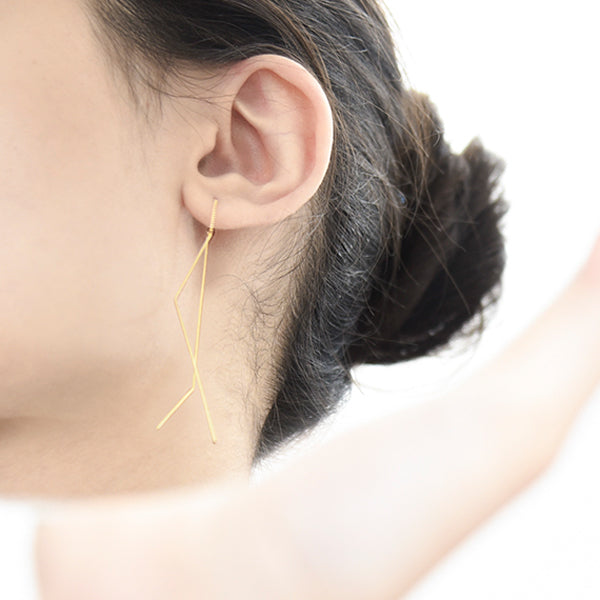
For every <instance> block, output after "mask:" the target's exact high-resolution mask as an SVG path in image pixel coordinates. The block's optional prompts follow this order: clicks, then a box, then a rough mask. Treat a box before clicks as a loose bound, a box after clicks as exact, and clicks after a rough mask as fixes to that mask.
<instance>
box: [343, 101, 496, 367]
mask: <svg viewBox="0 0 600 600" xmlns="http://www.w3.org/2000/svg"><path fill="white" fill-rule="evenodd" d="M403 103H405V104H406V106H404V110H405V115H406V122H405V123H404V124H403V127H402V128H399V131H398V134H397V136H398V139H397V140H396V143H395V144H394V146H395V147H396V148H399V149H400V150H399V152H398V154H399V155H398V156H396V166H397V168H398V175H397V178H396V179H397V182H396V183H397V185H398V188H397V189H399V190H401V191H402V193H401V194H397V199H396V200H395V201H394V200H390V201H389V202H388V205H387V207H386V209H385V210H386V213H385V214H384V235H385V237H386V239H385V240H384V247H385V252H384V253H383V255H382V256H381V257H380V259H379V261H378V264H377V266H376V269H375V272H374V274H373V279H372V288H371V291H370V294H369V298H368V302H367V308H366V310H365V311H364V312H363V314H362V315H361V317H360V320H359V322H358V326H357V332H358V335H357V338H356V340H355V342H354V343H353V344H352V345H351V346H350V348H349V352H348V356H349V361H350V364H360V363H381V364H385V363H394V362H398V361H402V360H408V359H411V358H416V357H419V356H423V355H426V354H429V353H431V352H432V351H433V350H434V349H437V348H440V347H442V346H444V345H446V344H447V342H448V341H449V340H450V339H451V338H452V337H453V336H454V335H455V334H457V333H459V332H461V333H463V334H470V333H473V332H475V331H479V332H480V331H481V330H482V328H483V325H484V312H485V308H486V307H487V306H489V305H491V304H492V303H494V302H495V301H496V300H497V298H498V296H499V292H500V290H499V286H500V280H501V275H502V272H503V269H504V264H505V254H504V242H503V237H502V234H501V232H500V228H499V222H500V220H501V218H502V216H503V215H504V214H505V212H506V210H507V205H506V203H505V202H504V200H503V199H502V197H501V195H500V194H498V193H497V187H498V180H499V177H500V175H501V173H502V171H503V169H504V164H503V162H502V161H501V160H499V159H498V158H496V157H495V156H493V155H492V154H490V153H489V152H487V151H486V150H485V149H484V147H483V146H482V144H481V142H480V141H479V140H478V139H475V140H473V141H472V142H471V143H470V144H469V145H468V146H467V147H466V149H465V150H464V151H463V152H462V153H461V154H458V155H457V154H453V153H452V152H451V150H450V148H449V146H448V144H447V143H446V141H445V140H444V137H443V127H442V124H441V121H440V119H439V117H438V114H437V110H436V109H435V107H434V106H433V104H432V103H431V102H430V100H429V98H428V97H427V96H426V95H423V94H417V93H415V92H409V93H407V94H406V95H405V98H404V100H403ZM407 166H408V167H407ZM475 317H478V318H477V319H475ZM473 321H475V322H474V323H473ZM468 323H473V324H472V326H471V327H469V328H468V330H467V328H466V325H467V324H468Z"/></svg>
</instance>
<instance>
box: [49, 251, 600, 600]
mask: <svg viewBox="0 0 600 600" xmlns="http://www.w3.org/2000/svg"><path fill="white" fill-rule="evenodd" d="M599 306H600V244H597V246H596V249H595V251H594V253H593V255H592V258H591V259H590V260H589V261H588V263H587V264H586V266H585V267H584V269H583V270H582V271H581V273H580V274H579V275H578V277H577V278H576V279H575V281H574V282H573V284H572V285H571V286H570V287H569V288H568V289H567V290H566V291H565V292H564V293H563V294H562V295H561V297H560V298H559V299H558V300H557V301H556V302H555V303H554V305H553V306H552V307H551V308H550V309H549V310H548V311H546V313H545V314H544V315H543V316H542V317H541V318H540V319H539V320H538V321H537V322H536V323H535V324H534V325H533V327H532V328H531V329H530V330H529V331H528V332H527V334H526V335H524V336H523V337H522V338H520V339H519V340H518V341H517V342H515V343H514V344H512V345H511V346H510V347H509V348H508V349H507V350H506V351H505V352H504V353H503V354H502V355H501V357H500V358H499V359H498V360H496V361H495V362H494V363H493V364H492V365H490V366H488V367H486V368H485V369H483V370H482V371H481V372H480V373H479V374H478V375H476V376H475V377H474V378H472V379H471V380H469V381H468V382H467V383H466V384H464V385H463V386H462V387H461V388H460V389H459V390H457V391H456V392H454V393H452V395H451V396H447V397H445V398H444V399H441V400H438V401H435V402H430V403H427V404H423V405H419V406H415V407H412V408H410V409H407V410H404V411H402V412H400V413H398V414H396V415H394V416H392V417H386V418H385V419H381V420H380V421H378V422H377V423H374V424H370V425H368V426H365V427H362V428H360V429H359V430H356V431H353V432H350V433H347V434H345V435H343V436H340V437H339V438H337V439H335V440H333V441H331V442H330V443H329V444H327V445H326V446H325V447H321V448H319V449H317V450H315V451H313V452H311V453H310V454H307V455H305V456H303V457H302V458H300V459H299V460H297V461H296V462H295V463H294V464H293V465H291V466H290V467H288V468H287V469H285V470H284V471H282V472H280V473H277V474H275V475H273V476H271V477H270V478H269V479H267V480H265V481H263V482H262V483H261V484H260V485H257V486H256V487H255V488H252V489H249V488H248V487H247V486H246V485H245V484H244V483H242V482H239V481H233V480H232V481H230V482H228V483H227V484H223V486H221V487H216V488H214V489H212V490H210V491H204V492H190V493H189V494H187V495H186V494H184V495H180V494H174V495H169V496H157V497H155V498H150V499H146V500H145V501H144V502H142V501H140V500H136V501H135V502H132V503H131V504H129V503H128V504H118V505H116V507H110V506H109V505H108V504H106V505H105V504H102V505H99V506H98V507H97V508H94V509H89V508H88V509H86V508H79V509H78V515H79V516H77V515H74V514H69V513H63V514H62V516H61V515H60V514H57V515H56V516H55V517H54V518H51V519H48V520H46V522H45V525H44V526H43V527H42V530H41V533H40V537H39V547H38V550H39V564H40V576H41V579H40V581H41V586H42V589H43V590H44V600H67V599H69V600H70V599H71V598H73V599H75V598H77V599H80V598H83V597H85V598H86V599H88V600H95V599H102V600H105V599H109V598H110V599H111V600H119V599H121V598H123V599H127V600H137V599H138V598H139V599H140V600H141V599H144V600H151V599H155V598H156V599H158V598H177V599H178V600H179V599H187V598H190V599H191V598H195V599H198V598H210V599H215V600H220V599H222V598H223V599H225V598H244V599H245V600H253V599H255V598H256V599H261V600H269V599H281V598H285V599H286V600H288V599H295V598H302V599H303V600H305V599H308V598H309V599H311V600H317V599H324V600H325V599H327V600H335V599H337V598H340V599H343V600H354V599H356V600H358V599H361V600H362V599H365V600H366V599H368V600H378V599H382V600H383V599H387V598H395V597H399V596H400V595H402V594H403V593H404V592H406V590H408V589H409V588H410V587H411V586H412V585H413V584H414V583H415V582H416V581H417V580H418V579H419V578H420V577H421V576H422V575H423V574H424V573H425V572H427V571H428V570H429V569H431V568H432V566H433V565H435V563H436V562H437V561H438V560H439V559H440V558H441V557H443V556H444V555H445V554H446V553H447V552H449V551H450V550H451V549H452V548H453V547H454V546H455V545H456V544H457V543H458V542H459V541H460V540H462V539H463V538H464V537H465V536H466V535H467V534H468V533H469V532H471V531H472V530H473V529H475V528H476V527H477V526H478V525H479V524H480V523H481V522H482V521H483V520H484V519H485V518H486V517H488V516H489V515H491V514H492V513H493V512H494V511H495V510H497V509H498V508H500V507H501V506H502V505H503V504H504V503H505V502H506V501H507V500H508V499H510V498H511V497H513V496H514V495H515V494H517V493H518V492H519V491H520V490H522V489H523V487H524V486H526V485H527V484H528V483H529V482H530V481H532V480H533V479H534V478H535V477H537V476H538V475H539V474H540V473H541V472H543V470H544V469H545V468H546V467H547V466H548V465H549V464H550V462H551V461H552V459H553V457H554V456H555V454H556V452H557V450H558V449H559V447H560V444H561V442H562V440H563V438H564V436H565V434H566V433H567V432H568V430H569V427H570V425H571V423H572V421H573V419H574V417H575V416H576V414H577V412H578V410H579V408H580V407H581V406H582V404H583V403H584V401H585V399H586V398H588V397H589V395H590V394H591V392H592V390H593V389H594V387H595V386H596V385H597V383H598V379H599V377H600V309H599V308H598V307H599Z"/></svg>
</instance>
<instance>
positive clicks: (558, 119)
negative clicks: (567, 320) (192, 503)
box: [273, 0, 600, 600]
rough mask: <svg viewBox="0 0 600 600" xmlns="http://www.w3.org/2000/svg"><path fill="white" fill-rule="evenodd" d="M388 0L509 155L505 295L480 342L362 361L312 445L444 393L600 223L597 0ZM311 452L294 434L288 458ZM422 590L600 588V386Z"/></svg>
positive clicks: (451, 134)
mask: <svg viewBox="0 0 600 600" xmlns="http://www.w3.org/2000/svg"><path fill="white" fill-rule="evenodd" d="M388 5H389V7H390V10H391V11H392V13H393V15H394V18H395V20H396V22H397V27H398V31H397V35H396V37H397V39H398V45H399V48H400V52H401V57H402V62H403V64H404V66H405V70H406V73H407V76H408V82H409V85H410V86H411V87H415V88H417V89H419V90H420V91H424V92H426V93H428V94H429V96H430V97H431V99H432V100H433V101H434V102H435V103H436V105H437V106H438V108H439V112H440V114H441V116H442V119H443V121H444V124H445V127H446V137H447V139H448V140H449V141H450V143H451V145H452V146H453V148H454V150H455V151H460V150H462V148H463V147H464V146H465V145H466V144H467V143H468V142H469V140H470V139H471V138H472V137H474V136H479V137H480V138H481V139H482V141H483V142H484V144H485V145H486V147H488V148H489V149H490V150H492V151H493V152H495V153H496V154H498V155H500V156H501V157H503V158H504V159H505V161H506V162H507V170H506V174H505V176H504V179H503V181H504V190H505V196H506V197H507V199H508V200H509V202H510V204H511V209H510V213H509V215H508V216H507V218H506V221H505V234H506V238H507V252H508V264H507V269H506V273H505V278H504V292H503V298H502V300H501V303H500V305H499V308H498V312H497V314H496V316H495V317H494V320H493V321H492V322H491V323H490V326H489V328H488V330H487V332H486V333H485V334H484V337H483V339H482V340H481V342H480V344H479V345H478V346H477V347H475V348H471V349H469V350H468V351H466V352H462V353H457V352H456V351H455V352H453V353H449V354H448V355H447V356H446V357H443V358H441V359H440V358H437V359H425V360H419V361H415V362H412V363H408V364H407V365H402V366H393V367H369V368H363V369H359V370H358V371H357V373H356V378H357V380H358V383H359V384H360V385H359V386H356V387H355V388H354V390H353V392H352V397H351V400H350V401H349V403H348V404H347V406H346V407H345V408H344V409H343V410H342V411H341V413H340V414H339V416H338V417H337V418H336V419H335V420H334V421H333V423H329V424H328V428H327V429H326V430H325V431H321V432H319V433H318V434H317V435H315V436H312V438H311V440H310V441H309V443H311V444H314V443H319V442H320V441H322V440H324V439H325V438H326V437H328V436H329V435H332V434H335V432H338V431H340V430H343V429H344V428H346V427H353V426H355V425H356V424H360V423H362V422H364V421H365V420H367V419H370V418H373V417H375V416H377V415H379V414H381V413H382V412H385V411H388V410H397V409H399V408H401V407H402V406H406V405H408V404H409V403H410V402H415V401H419V400H420V399H422V398H427V397H431V395H435V394H439V393H441V392H443V390H444V389H447V388H448V386H450V385H454V384H455V383H456V382H458V381H459V380H460V379H461V378H463V377H465V376H466V375H468V374H469V372H471V371H472V370H473V369H475V368H476V367H477V366H478V365H480V364H481V363H482V362H484V361H487V360H489V359H490V358H491V357H492V356H493V355H494V354H496V353H498V352H499V350H500V349H501V348H502V347H503V346H505V345H506V343H507V342H508V341H509V340H510V339H512V338H514V337H515V336H516V335H517V334H518V333H519V332H520V331H522V330H523V329H524V328H525V327H526V326H527V324H528V323H530V322H531V320H532V319H533V318H534V317H535V316H536V315H537V314H539V313H540V312H541V311H542V310H543V308H544V307H545V306H547V305H548V304H549V303H550V302H551V300H552V299H553V297H555V296H556V294H557V293H558V292H559V291H560V289H561V288H562V287H564V286H565V285H566V284H567V283H568V281H569V280H570V278H571V277H572V276H573V274H574V273H575V271H576V270H577V268H578V267H579V266H580V265H581V264H582V262H583V260H584V259H585V256H586V254H587V252H588V250H589V249H590V248H591V245H592V243H593V241H594V238H595V236H596V235H597V234H598V233H599V232H600V193H599V191H598V182H597V173H598V171H599V169H598V166H597V163H598V160H599V159H600V152H599V150H598V144H599V140H600V126H599V119H600V117H599V109H600V89H599V84H598V78H599V74H598V70H599V69H598V62H599V57H600V43H599V41H598V38H599V37H600V36H598V33H597V31H598V17H597V14H596V9H597V7H596V6H595V3H593V2H591V1H587V2H585V1H583V0H575V1H571V2H560V3H559V2H553V1H551V0H549V1H546V2H527V1H526V0H521V1H519V2H516V1H514V0H504V1H503V2H498V3H496V2H486V1H485V0H479V1H478V2H475V1H471V0H451V1H441V0H438V1H431V0H429V1H428V0H403V1H400V0H395V1H394V0H390V1H389V2H388ZM599 310H600V307H599ZM599 360H600V357H599ZM301 451H302V446H298V447H297V448H296V449H295V450H294V449H290V450H289V451H288V452H287V453H286V454H284V455H283V456H282V458H281V459H280V460H281V463H282V464H283V463H284V462H285V460H286V459H287V458H289V457H290V456H292V455H293V454H294V453H295V452H301ZM382 460H385V457H382ZM273 467H275V463H274V464H273ZM409 598H410V600H442V599H443V600H447V599H448V598H460V599H461V600H469V599H473V600H475V599H477V600H482V599H485V600H494V599H500V598H502V599H507V598H510V599H511V600H520V599H523V600H525V599H527V600H531V599H537V598H543V599H544V600H553V599H556V600H558V599H561V600H564V599H567V598H569V599H571V598H572V599H577V600H587V599H592V598H594V599H597V598H600V394H596V396H595V397H594V398H592V399H591V400H590V403H589V404H588V405H587V408H586V409H585V411H584V412H582V413H581V414H580V417H579V419H578V420H577V422H576V425H575V427H574V429H573V430H572V433H571V435H570V436H569V438H568V440H567V442H566V444H565V446H564V447H563V451H562V453H561V455H560V457H559V459H558V460H557V461H556V462H555V464H554V465H553V466H552V467H551V469H550V470H549V471H548V472H547V473H546V474H545V475H544V476H543V477H541V478H540V479H538V480H537V481H536V482H535V483H534V484H533V485H532V486H530V487H529V488H528V489H527V490H526V491H525V492H523V493H522V494H520V495H519V496H518V497H517V498H516V499H515V500H514V501H513V502H511V503H510V504H509V505H507V506H506V507H505V508H504V509H503V510H502V511H501V512H500V513H498V514H497V515H496V516H495V517H494V518H492V519H491V520H490V521H488V522H487V523H486V524H485V525H484V526H483V527H482V528H481V529H479V530H478V531H477V532H476V533H474V534H473V535H472V536H470V537H469V538H468V539H467V540H466V541H465V542H464V543H463V544H462V545H461V546H459V547H458V548H457V549H456V550H455V551H454V552H453V553H452V554H451V555H449V556H448V557H447V558H446V559H445V560H444V561H443V562H442V563H441V564H440V565H439V566H438V567H437V568H436V569H435V570H434V571H433V572H431V573H430V574H429V576H428V577H427V578H426V579H425V580H424V581H423V582H422V583H420V584H419V585H418V586H417V587H416V588H415V589H414V590H413V592H412V593H411V594H409Z"/></svg>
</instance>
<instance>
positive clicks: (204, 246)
mask: <svg viewBox="0 0 600 600" xmlns="http://www.w3.org/2000/svg"><path fill="white" fill-rule="evenodd" d="M216 216H217V200H216V199H215V201H214V203H213V209H212V215H211V218H210V226H209V228H208V232H207V234H206V239H205V240H204V244H202V247H201V248H200V252H198V256H196V260H195V261H194V264H193V265H192V268H191V269H190V270H189V271H188V274H187V275H186V277H185V279H184V280H183V283H182V284H181V287H180V288H179V290H178V291H177V293H176V294H175V298H174V303H175V310H176V311H177V318H178V319H179V325H180V326H181V330H182V331H183V337H184V338H185V343H186V346H187V349H188V353H189V355H190V358H191V360H192V365H193V368H194V377H193V379H192V387H191V388H190V389H189V390H188V391H187V392H186V393H185V394H184V395H183V397H182V398H181V400H180V401H179V402H178V403H177V404H176V405H175V406H174V407H173V408H172V409H171V411H170V412H169V414H168V415H167V416H166V417H165V418H164V419H163V420H162V421H161V422H160V423H159V424H158V426H157V427H156V429H157V430H158V429H161V428H162V427H163V425H164V424H165V423H166V422H167V421H168V420H169V419H170V418H171V417H172V416H173V415H174V414H175V412H176V411H177V410H178V409H179V408H180V407H181V405H182V404H183V403H184V402H185V401H186V400H187V399H188V398H189V397H190V396H191V395H192V394H193V393H194V390H195V389H196V384H198V389H199V390H200V395H201V396H202V402H203V403H204V411H205V412H206V419H207V421H208V427H209V429H210V436H211V438H212V441H213V444H216V443H217V436H216V435H215V429H214V427H213V423H212V419H211V418H210V412H209V410H208V404H207V402H206V394H205V393H204V386H203V385H202V380H201V379H200V374H199V373H198V347H199V342H200V325H201V323H202V308H203V304H204V287H205V282H206V265H207V262H208V244H209V243H210V240H212V238H213V236H214V234H215V220H216ZM203 254H204V263H203V267H202V284H201V286H200V302H199V305H198V323H197V325H196V343H195V346H194V350H192V345H191V343H190V338H189V336H188V334H187V331H186V330H185V325H184V324H183V318H182V316H181V311H180V310H179V304H177V301H178V300H179V296H181V293H182V292H183V288H185V286H186V284H187V282H188V281H189V279H190V277H191V276H192V273H193V272H194V269H195V268H196V265H197V264H198V263H199V262H200V257H201V256H202V255H203Z"/></svg>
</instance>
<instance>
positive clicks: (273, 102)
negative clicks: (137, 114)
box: [183, 55, 333, 229]
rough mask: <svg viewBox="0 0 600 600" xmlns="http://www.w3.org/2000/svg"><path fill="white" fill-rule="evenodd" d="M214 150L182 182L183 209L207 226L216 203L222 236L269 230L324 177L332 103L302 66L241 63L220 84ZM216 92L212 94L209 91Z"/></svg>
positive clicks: (259, 60) (269, 58) (280, 60)
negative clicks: (236, 231) (228, 231)
mask: <svg viewBox="0 0 600 600" xmlns="http://www.w3.org/2000/svg"><path fill="white" fill-rule="evenodd" d="M219 87H220V89H219V90H218V91H217V94H218V96H219V98H226V99H227V100H224V101H219V103H218V107H215V109H214V115H213V119H214V121H215V123H216V127H217V132H216V135H215V136H214V143H212V144H211V145H210V148H209V149H208V150H205V152H204V155H203V156H200V157H198V158H197V161H196V165H197V169H196V170H195V172H194V173H189V174H188V176H187V177H186V181H185V182H184V188H183V196H184V202H185V204H186V206H187V208H188V210H190V212H191V213H192V214H193V215H194V216H195V217H196V219H198V220H199V221H201V222H203V223H207V219H208V218H210V210H211V207H212V203H213V200H214V198H218V199H219V210H218V224H217V227H218V228H219V229H238V228H244V227H253V226H261V225H269V224H273V223H276V222H278V221H281V220H283V219H285V218H286V217H288V216H289V215H291V214H293V213H295V212H296V211H297V210H298V209H299V208H300V207H302V206H303V205H304V204H305V203H306V202H307V201H309V200H310V199H311V198H312V197H313V196H314V194H315V193H316V192H317V190H318V188H319V186H320V185H321V183H322V181H323V178H324V176H325V173H326V172H327V169H328V166H329V160H330V154H331V146H332V139H333V120H332V115H331V109H330V105H329V102H328V100H327V97H326V95H325V93H324V91H323V89H322V88H321V86H320V84H319V83H318V81H317V80H316V78H315V77H314V76H313V75H312V74H310V73H309V72H308V71H307V70H306V69H305V68H304V67H303V66H302V65H300V64H299V63H296V62H295V61H292V60H291V59H288V58H285V57H282V56H277V55H261V56H256V57H252V58H249V59H246V60H244V61H241V62H239V63H236V64H235V65H234V66H233V67H231V68H230V69H229V70H228V71H227V72H226V73H225V74H224V76H223V77H222V79H221V80H220V83H219ZM211 93H215V90H214V89H213V90H211Z"/></svg>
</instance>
